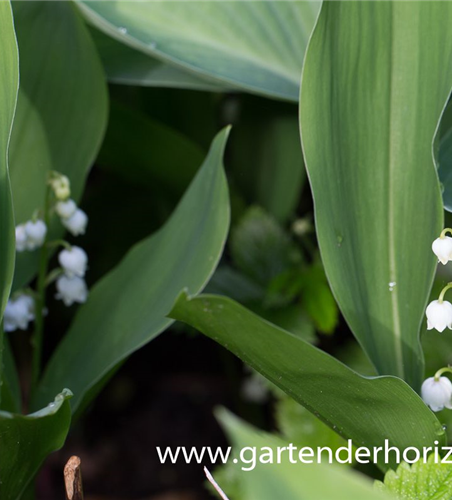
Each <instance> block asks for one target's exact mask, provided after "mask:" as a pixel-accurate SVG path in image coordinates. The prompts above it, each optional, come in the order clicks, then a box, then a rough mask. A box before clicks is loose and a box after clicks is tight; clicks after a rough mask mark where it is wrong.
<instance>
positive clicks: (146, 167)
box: [98, 101, 204, 196]
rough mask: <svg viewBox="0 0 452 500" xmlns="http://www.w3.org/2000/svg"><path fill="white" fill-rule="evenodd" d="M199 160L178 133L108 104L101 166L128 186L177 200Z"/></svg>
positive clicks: (195, 150)
mask: <svg viewBox="0 0 452 500" xmlns="http://www.w3.org/2000/svg"><path fill="white" fill-rule="evenodd" d="M203 158H204V152H203V151H202V149H201V148H200V147H199V146H198V145H196V144H195V143H193V142H192V141H190V140H189V139H188V138H186V137H185V136H183V135H182V134H180V133H179V132H177V131H175V130H173V129H171V128H170V127H167V126H166V125H163V124H162V123H159V122H156V121H154V120H152V119H151V118H149V117H148V116H146V115H145V114H143V113H140V112H139V111H137V110H134V109H132V108H129V107H127V106H124V105H122V104H119V103H118V102H116V101H112V103H111V109H110V119H109V122H108V128H107V133H106V135H105V140H104V143H103V145H102V149H101V151H100V153H99V159H98V163H100V165H101V166H105V167H106V168H107V169H108V170H110V171H113V172H116V173H117V174H118V175H120V176H121V177H123V178H124V179H126V180H128V181H129V182H133V183H138V184H139V185H140V186H148V187H149V188H154V189H155V187H156V186H158V187H159V188H160V189H162V188H163V189H165V190H166V191H169V192H170V193H171V194H172V195H177V196H181V195H182V194H183V192H184V191H185V189H186V188H187V186H188V184H189V183H190V181H191V180H192V179H193V177H194V175H195V174H196V171H197V170H198V168H199V165H200V164H201V163H202V160H203Z"/></svg>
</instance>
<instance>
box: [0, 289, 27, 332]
mask: <svg viewBox="0 0 452 500" xmlns="http://www.w3.org/2000/svg"><path fill="white" fill-rule="evenodd" d="M34 309H35V303H34V300H33V298H32V297H30V296H29V295H19V296H18V297H16V298H15V299H11V300H9V301H8V303H7V304H6V308H5V312H4V315H3V327H4V330H5V332H12V331H14V330H17V329H20V330H26V329H27V328H28V323H29V322H30V321H32V320H33V319H34Z"/></svg>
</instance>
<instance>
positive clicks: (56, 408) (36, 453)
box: [0, 389, 71, 500]
mask: <svg viewBox="0 0 452 500" xmlns="http://www.w3.org/2000/svg"><path fill="white" fill-rule="evenodd" d="M70 397H71V393H70V391H68V390H66V389H65V390H64V391H63V392H62V393H61V394H59V395H58V396H57V397H56V398H55V401H54V402H53V403H50V404H49V405H48V406H46V407H45V408H43V409H42V410H40V411H38V412H36V413H33V414H31V415H26V416H25V415H15V414H12V413H7V412H3V411H0V449H1V450H2V452H1V453H0V471H1V472H0V474H1V480H0V498H1V499H2V500H19V498H20V496H21V494H22V493H23V492H24V490H25V488H26V487H27V485H28V484H29V482H30V481H31V479H32V478H33V476H34V475H35V474H36V472H37V471H38V469H39V467H40V466H41V464H42V462H43V461H44V459H45V458H46V457H47V455H48V454H49V453H51V452H53V451H56V450H59V449H60V448H61V447H62V446H63V444H64V441H65V439H66V435H67V433H68V430H69V426H70V424H71V407H70V404H69V399H70Z"/></svg>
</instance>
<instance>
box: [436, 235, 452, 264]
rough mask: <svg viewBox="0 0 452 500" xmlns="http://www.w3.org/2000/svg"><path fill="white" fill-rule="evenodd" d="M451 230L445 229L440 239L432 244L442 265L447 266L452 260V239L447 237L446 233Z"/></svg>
mask: <svg viewBox="0 0 452 500" xmlns="http://www.w3.org/2000/svg"><path fill="white" fill-rule="evenodd" d="M447 231H449V229H445V230H444V231H443V232H442V233H441V235H440V237H439V238H436V240H435V241H434V242H433V243H432V250H433V253H434V254H435V255H436V256H437V257H438V260H439V261H440V262H441V264H444V265H445V264H447V263H448V262H449V261H450V260H452V238H451V237H450V236H446V232H447Z"/></svg>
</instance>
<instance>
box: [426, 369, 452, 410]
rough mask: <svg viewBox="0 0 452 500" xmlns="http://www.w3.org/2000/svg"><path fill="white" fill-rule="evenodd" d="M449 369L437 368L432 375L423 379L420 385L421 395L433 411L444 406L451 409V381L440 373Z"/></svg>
mask: <svg viewBox="0 0 452 500" xmlns="http://www.w3.org/2000/svg"><path fill="white" fill-rule="evenodd" d="M446 371H449V372H450V371H451V369H450V368H442V369H441V370H438V371H437V372H436V374H435V376H434V377H430V378H428V379H427V380H425V381H424V383H423V384H422V387H421V397H422V399H423V400H424V402H425V403H426V404H427V405H428V406H430V408H431V409H432V410H433V411H441V410H442V409H444V408H448V409H449V410H452V383H451V381H450V380H449V379H448V378H447V377H441V374H442V373H444V372H446Z"/></svg>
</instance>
